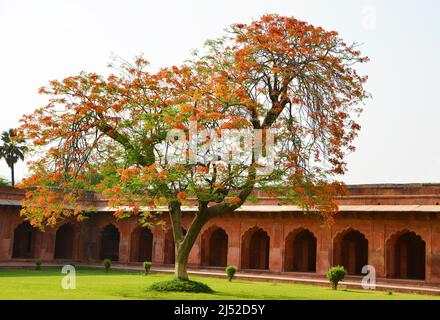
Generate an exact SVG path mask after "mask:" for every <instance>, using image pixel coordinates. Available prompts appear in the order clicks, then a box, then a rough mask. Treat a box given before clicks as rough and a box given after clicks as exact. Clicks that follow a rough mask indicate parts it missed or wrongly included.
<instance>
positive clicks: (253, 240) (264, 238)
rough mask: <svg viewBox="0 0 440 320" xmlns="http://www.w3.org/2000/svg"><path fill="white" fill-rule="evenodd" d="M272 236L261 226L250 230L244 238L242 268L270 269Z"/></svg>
mask: <svg viewBox="0 0 440 320" xmlns="http://www.w3.org/2000/svg"><path fill="white" fill-rule="evenodd" d="M269 249H270V237H269V235H268V234H267V232H266V231H264V230H263V229H261V228H253V229H251V230H248V231H247V232H246V233H245V234H244V235H243V238H242V249H241V268H242V269H263V270H268V269H269Z"/></svg>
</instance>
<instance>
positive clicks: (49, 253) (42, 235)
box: [34, 229, 56, 261]
mask: <svg viewBox="0 0 440 320" xmlns="http://www.w3.org/2000/svg"><path fill="white" fill-rule="evenodd" d="M35 231H36V233H35V237H34V239H35V242H34V258H35V259H41V260H44V261H50V260H53V258H54V252H55V239H56V232H55V230H54V229H50V230H46V231H45V232H41V231H39V230H35Z"/></svg>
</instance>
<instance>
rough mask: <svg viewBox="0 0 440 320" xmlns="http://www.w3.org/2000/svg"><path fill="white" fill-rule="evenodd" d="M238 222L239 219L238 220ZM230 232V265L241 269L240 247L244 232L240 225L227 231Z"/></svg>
mask: <svg viewBox="0 0 440 320" xmlns="http://www.w3.org/2000/svg"><path fill="white" fill-rule="evenodd" d="M237 220H238V219H237ZM226 230H227V232H228V261H227V264H228V265H233V266H236V267H237V268H239V269H241V263H240V260H241V258H240V254H241V250H240V245H241V235H242V230H241V229H240V223H235V224H232V225H230V226H228V228H227V229H226Z"/></svg>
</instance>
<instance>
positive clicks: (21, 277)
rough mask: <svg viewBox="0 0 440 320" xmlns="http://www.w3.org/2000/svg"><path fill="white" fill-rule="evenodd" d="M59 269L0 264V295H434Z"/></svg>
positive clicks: (241, 296) (114, 296) (6, 297)
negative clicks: (70, 273)
mask: <svg viewBox="0 0 440 320" xmlns="http://www.w3.org/2000/svg"><path fill="white" fill-rule="evenodd" d="M63 276H64V275H63V274H61V270H60V269H43V270H42V271H35V270H22V269H20V270H16V269H0V299H225V300H226V299H234V300H235V299H356V300H357V299H438V298H439V297H437V296H426V295H417V294H403V293H393V294H392V295H389V294H388V293H387V292H383V291H364V290H345V289H340V290H338V291H334V290H331V289H330V288H326V287H319V286H310V285H301V284H288V283H272V282H254V281H242V280H234V281H232V282H228V281H227V280H226V279H217V278H207V277H196V276H194V277H191V279H192V280H198V281H202V282H204V283H206V284H208V285H209V286H210V287H211V288H212V289H213V290H215V293H214V294H189V293H158V292H149V291H147V290H146V288H147V287H148V286H149V285H150V284H152V283H153V282H157V281H163V280H168V279H172V277H173V276H172V275H164V274H150V275H148V276H146V275H143V274H141V273H139V272H129V271H118V270H111V271H110V272H109V273H105V271H103V270H100V269H81V268H80V269H79V270H77V278H76V289H74V290H64V289H62V288H61V279H62V277H63Z"/></svg>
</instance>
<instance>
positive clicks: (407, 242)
mask: <svg viewBox="0 0 440 320" xmlns="http://www.w3.org/2000/svg"><path fill="white" fill-rule="evenodd" d="M387 249H388V250H389V251H390V252H389V255H388V257H389V262H390V270H389V272H388V275H389V276H390V277H392V278H400V279H420V280H422V279H425V257H426V245H425V241H423V240H422V238H421V237H420V236H418V235H416V234H415V233H414V232H409V231H406V232H403V233H401V234H399V235H397V236H396V237H394V238H393V239H390V243H389V244H388V246H387Z"/></svg>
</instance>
